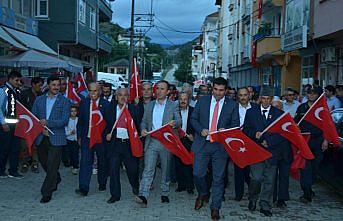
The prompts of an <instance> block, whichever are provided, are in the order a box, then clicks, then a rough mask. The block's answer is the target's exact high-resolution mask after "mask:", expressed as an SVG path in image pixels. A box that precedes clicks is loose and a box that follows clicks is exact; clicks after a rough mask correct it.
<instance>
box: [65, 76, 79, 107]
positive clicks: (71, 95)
mask: <svg viewBox="0 0 343 221" xmlns="http://www.w3.org/2000/svg"><path fill="white" fill-rule="evenodd" d="M67 98H69V99H70V100H71V101H73V102H74V103H80V102H81V98H80V97H79V95H78V94H77V93H76V90H75V88H74V86H73V83H72V82H71V81H70V80H69V79H68V83H67Z"/></svg>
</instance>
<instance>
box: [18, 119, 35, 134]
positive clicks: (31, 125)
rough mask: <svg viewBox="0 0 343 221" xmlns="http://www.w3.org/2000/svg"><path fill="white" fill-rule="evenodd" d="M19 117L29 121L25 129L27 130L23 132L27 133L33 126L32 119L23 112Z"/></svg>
mask: <svg viewBox="0 0 343 221" xmlns="http://www.w3.org/2000/svg"><path fill="white" fill-rule="evenodd" d="M19 119H23V120H26V121H27V122H28V123H29V129H27V130H26V131H25V133H26V134H27V133H28V132H29V131H30V130H31V129H32V127H33V122H32V119H31V118H30V117H29V116H28V115H25V114H23V115H20V116H19Z"/></svg>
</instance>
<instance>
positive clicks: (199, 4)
mask: <svg viewBox="0 0 343 221" xmlns="http://www.w3.org/2000/svg"><path fill="white" fill-rule="evenodd" d="M150 1H151V0H136V6H135V13H136V14H137V13H149V11H150ZM214 3H215V0H153V10H154V13H155V16H156V17H157V18H158V19H160V20H161V21H162V22H163V23H165V24H166V25H169V26H170V27H172V28H174V29H177V30H182V31H200V28H201V25H202V23H203V21H204V19H205V17H206V15H208V14H211V13H213V12H215V11H217V7H216V6H215V5H214ZM112 9H113V19H112V21H113V22H114V23H118V24H119V25H120V26H122V27H125V28H128V27H129V26H130V13H131V0H116V1H115V2H114V3H112ZM158 19H155V21H154V23H155V24H156V25H157V26H159V27H162V28H163V27H164V28H167V27H166V26H165V25H163V24H162V23H161V22H160V21H158ZM138 24H143V23H137V25H138ZM167 29H170V28H167ZM160 31H161V32H162V34H164V35H165V36H166V37H167V38H168V39H169V40H170V41H171V42H172V43H174V44H182V43H185V42H187V41H190V40H192V39H194V38H195V37H197V36H198V34H182V33H176V32H172V31H168V30H163V29H161V28H160ZM148 36H149V37H150V38H151V39H152V41H153V42H155V43H160V44H169V45H170V44H171V43H170V42H168V40H166V39H165V38H164V37H163V36H162V35H161V34H160V33H159V32H158V30H157V29H156V28H152V29H151V30H150V31H149V32H148Z"/></svg>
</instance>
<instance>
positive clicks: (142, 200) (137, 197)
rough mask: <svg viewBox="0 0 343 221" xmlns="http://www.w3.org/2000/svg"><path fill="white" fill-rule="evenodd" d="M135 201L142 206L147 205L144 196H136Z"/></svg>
mask: <svg viewBox="0 0 343 221" xmlns="http://www.w3.org/2000/svg"><path fill="white" fill-rule="evenodd" d="M135 201H136V203H139V204H141V205H142V206H143V207H146V206H147V205H148V200H147V199H146V198H145V197H144V196H136V198H135Z"/></svg>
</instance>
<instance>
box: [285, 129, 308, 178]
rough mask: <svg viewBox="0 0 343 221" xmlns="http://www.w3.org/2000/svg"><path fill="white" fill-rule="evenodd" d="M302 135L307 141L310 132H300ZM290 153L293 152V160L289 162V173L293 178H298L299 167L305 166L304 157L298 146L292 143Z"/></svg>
mask: <svg viewBox="0 0 343 221" xmlns="http://www.w3.org/2000/svg"><path fill="white" fill-rule="evenodd" d="M302 136H303V137H304V139H305V140H306V142H307V143H308V141H309V140H310V137H311V134H310V133H302ZM292 153H293V162H292V164H291V168H290V170H289V175H290V176H291V177H292V178H293V179H295V180H299V179H300V173H299V169H304V168H305V163H306V159H305V158H304V157H302V156H301V154H300V151H299V150H298V148H296V147H295V146H293V145H292Z"/></svg>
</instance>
